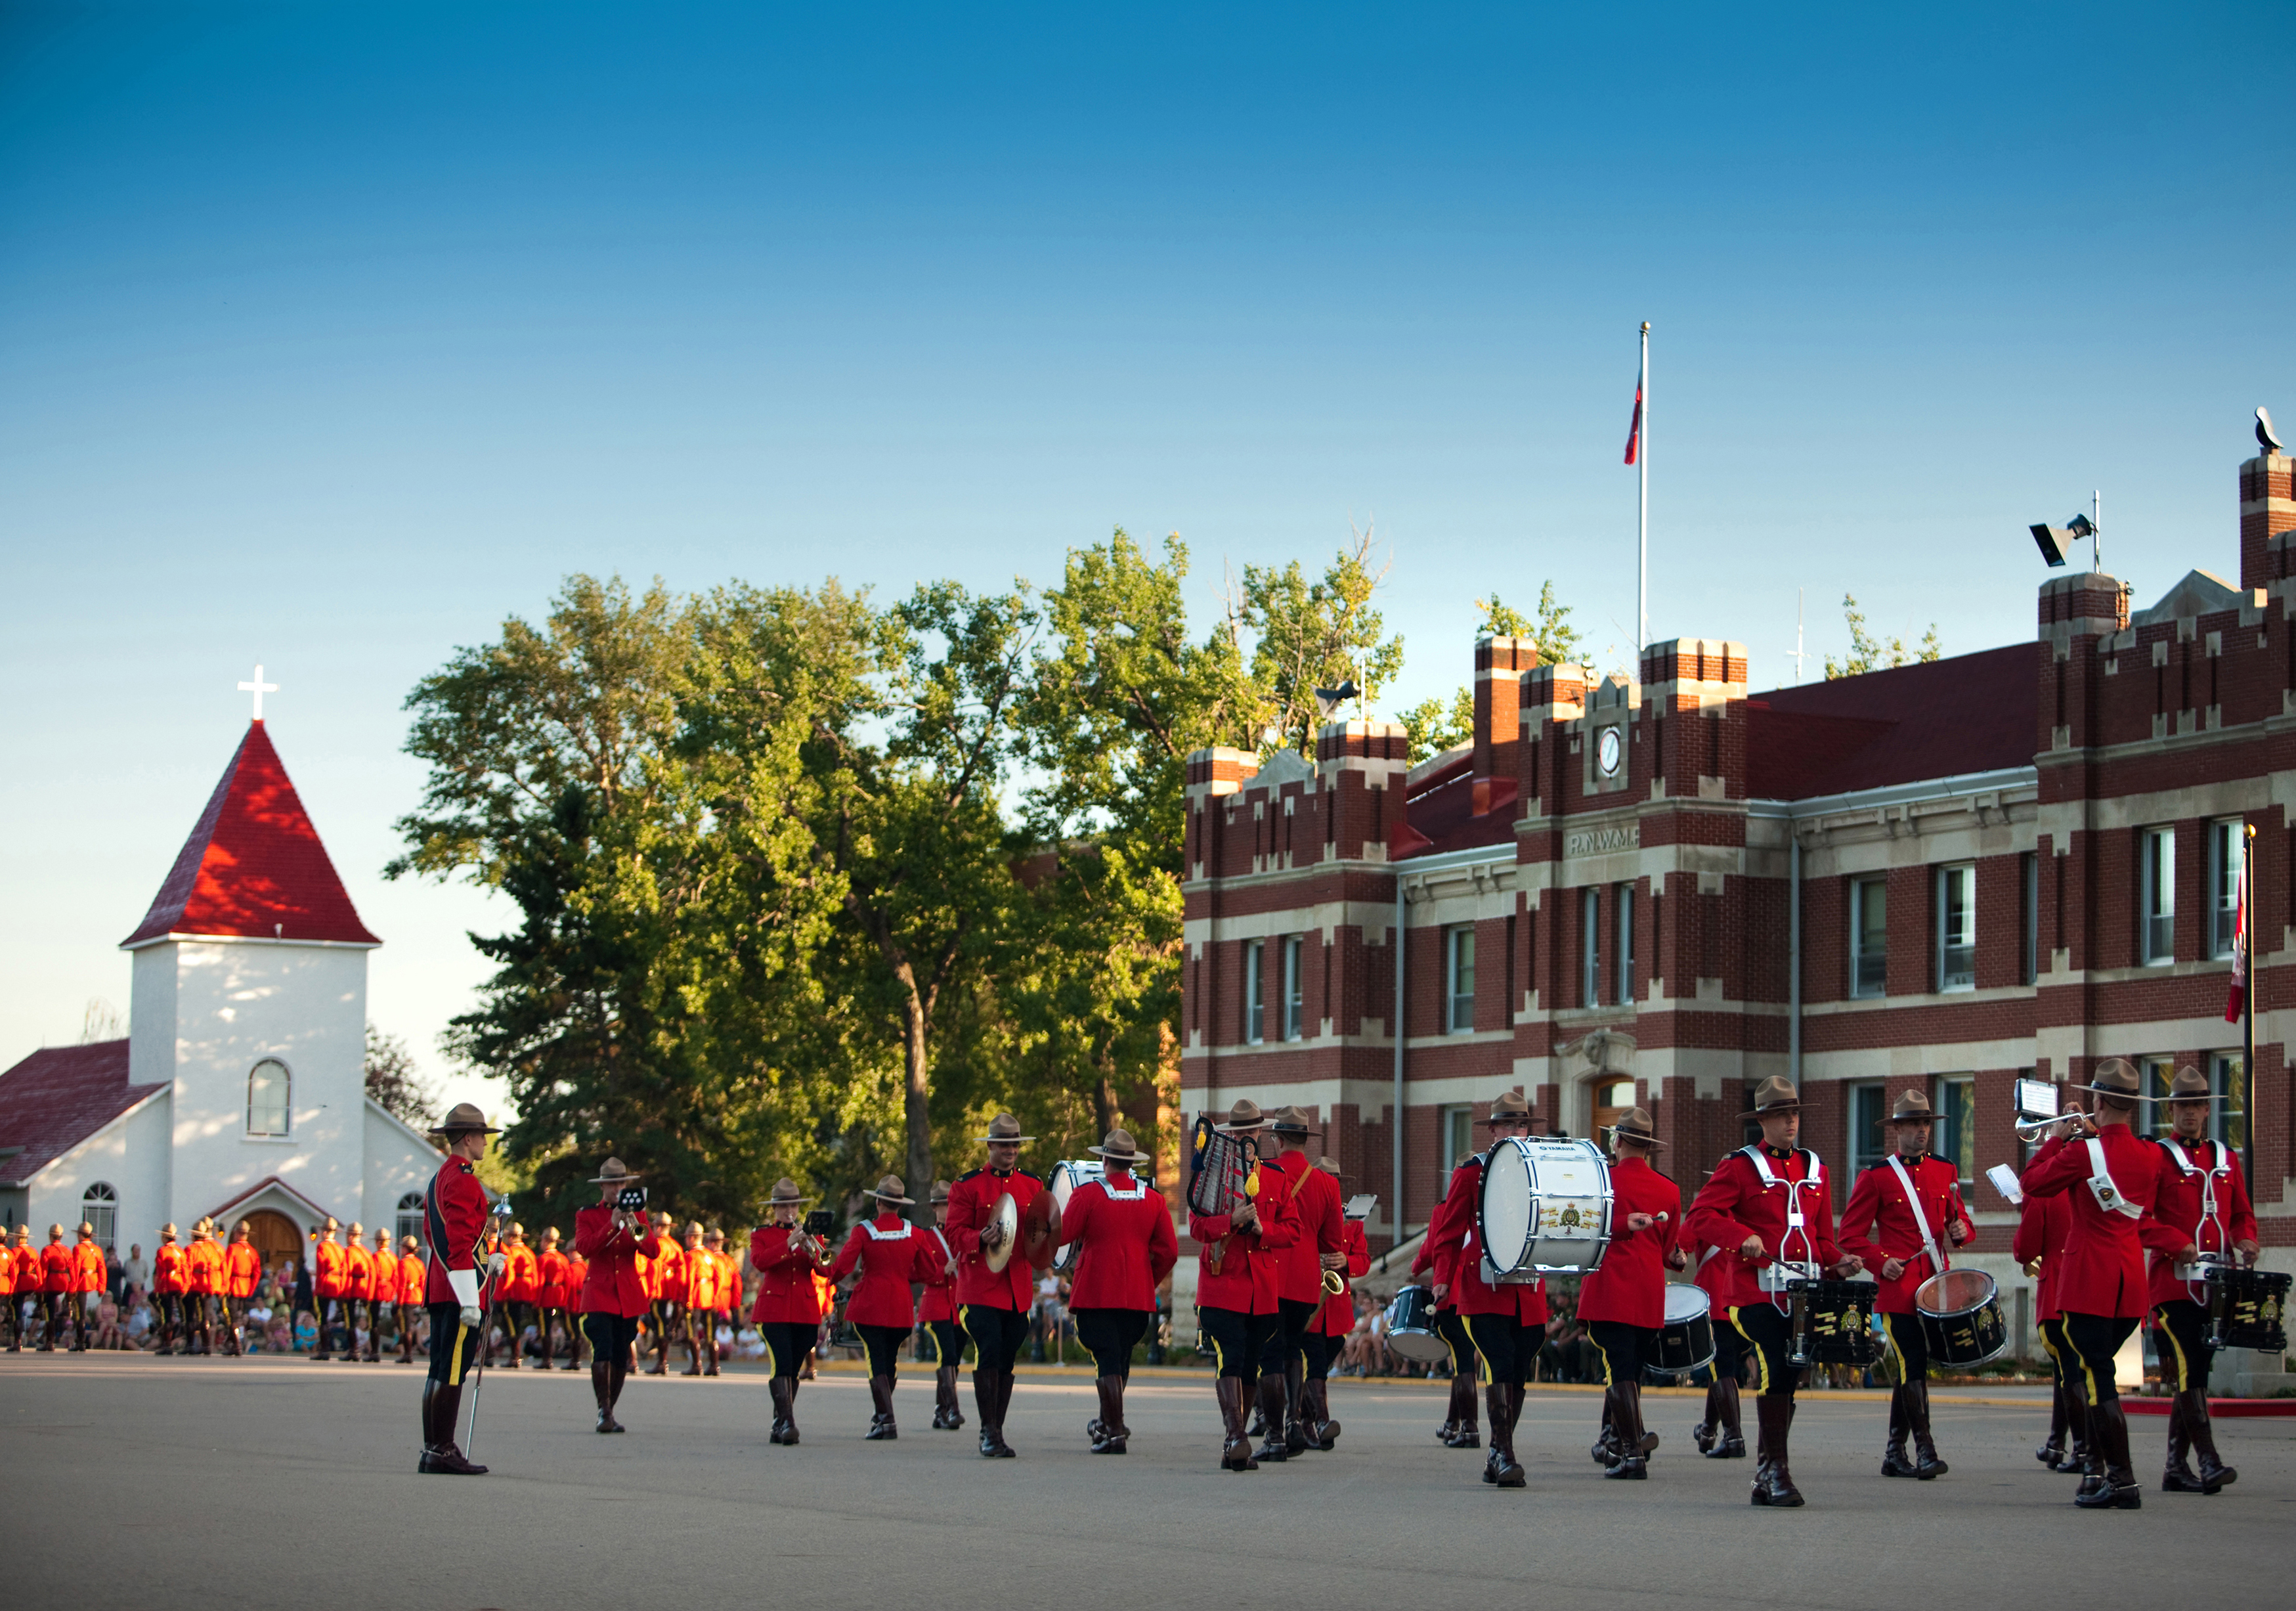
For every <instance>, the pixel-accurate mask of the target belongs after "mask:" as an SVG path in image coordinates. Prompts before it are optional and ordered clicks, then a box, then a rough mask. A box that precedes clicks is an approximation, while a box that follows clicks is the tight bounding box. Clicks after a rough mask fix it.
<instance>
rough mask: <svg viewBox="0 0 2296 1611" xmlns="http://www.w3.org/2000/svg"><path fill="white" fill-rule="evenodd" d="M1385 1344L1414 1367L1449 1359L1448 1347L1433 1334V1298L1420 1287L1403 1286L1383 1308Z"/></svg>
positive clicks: (1449, 1346)
mask: <svg viewBox="0 0 2296 1611" xmlns="http://www.w3.org/2000/svg"><path fill="white" fill-rule="evenodd" d="M1387 1345H1388V1346H1389V1347H1390V1348H1392V1349H1394V1350H1395V1352H1398V1353H1399V1354H1401V1355H1402V1356H1403V1357H1404V1358H1405V1359H1406V1360H1410V1361H1411V1362H1412V1363H1413V1364H1415V1365H1432V1364H1435V1363H1437V1362H1438V1361H1439V1360H1447V1359H1449V1358H1450V1357H1451V1345H1450V1344H1448V1343H1446V1342H1445V1341H1444V1340H1443V1339H1442V1338H1441V1337H1439V1336H1437V1335H1436V1334H1435V1299H1434V1297H1433V1296H1432V1295H1431V1294H1430V1293H1429V1292H1428V1290H1427V1289H1426V1288H1425V1287H1424V1286H1406V1287H1405V1288H1404V1289H1403V1290H1402V1291H1400V1292H1398V1293H1397V1294H1396V1295H1395V1301H1394V1302H1393V1303H1390V1304H1389V1305H1388V1306H1387Z"/></svg>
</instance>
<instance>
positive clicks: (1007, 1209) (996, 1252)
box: [981, 1191, 1021, 1273]
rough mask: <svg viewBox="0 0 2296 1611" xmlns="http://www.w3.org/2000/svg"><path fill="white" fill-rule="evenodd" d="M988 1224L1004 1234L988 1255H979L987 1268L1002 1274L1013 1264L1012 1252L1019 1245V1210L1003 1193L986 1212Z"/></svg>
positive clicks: (1007, 1195) (1009, 1193) (1010, 1197)
mask: <svg viewBox="0 0 2296 1611" xmlns="http://www.w3.org/2000/svg"><path fill="white" fill-rule="evenodd" d="M988 1222H989V1223H990V1224H991V1225H994V1226H996V1228H997V1229H999V1230H1001V1231H1003V1232H1004V1233H1005V1235H1004V1237H1003V1239H1002V1240H1000V1241H999V1242H998V1243H997V1244H996V1246H995V1247H994V1248H992V1249H990V1250H989V1251H988V1253H983V1254H982V1255H981V1257H982V1259H983V1260H984V1261H985V1262H987V1263H988V1268H989V1269H991V1270H996V1271H997V1272H999V1273H1002V1272H1003V1270H1004V1269H1005V1265H1007V1264H1009V1263H1011V1262H1013V1249H1014V1248H1015V1247H1017V1246H1019V1245H1021V1209H1020V1205H1019V1204H1016V1203H1014V1202H1013V1194H1012V1193H1011V1192H1009V1191H1008V1192H1005V1193H1004V1194H1003V1195H1002V1196H999V1197H998V1198H997V1199H996V1207H995V1208H993V1209H991V1210H989V1211H988Z"/></svg>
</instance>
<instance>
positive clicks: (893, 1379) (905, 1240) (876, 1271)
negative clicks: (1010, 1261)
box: [829, 1175, 939, 1443]
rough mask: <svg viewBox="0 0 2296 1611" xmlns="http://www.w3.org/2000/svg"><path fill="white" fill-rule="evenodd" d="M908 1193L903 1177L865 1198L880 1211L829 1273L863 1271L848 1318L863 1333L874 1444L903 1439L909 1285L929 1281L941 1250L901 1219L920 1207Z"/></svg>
mask: <svg viewBox="0 0 2296 1611" xmlns="http://www.w3.org/2000/svg"><path fill="white" fill-rule="evenodd" d="M906 1189H907V1188H906V1187H904V1186H903V1185H902V1183H901V1177H900V1176H898V1175H887V1176H886V1177H885V1178H884V1179H881V1180H880V1181H878V1182H877V1187H876V1189H875V1190H873V1191H866V1192H864V1193H862V1194H861V1195H862V1196H867V1197H874V1198H876V1199H877V1212H875V1213H874V1214H873V1215H871V1216H870V1217H869V1218H868V1219H866V1220H864V1221H861V1223H860V1224H858V1225H856V1226H855V1227H854V1228H853V1229H852V1230H851V1232H850V1233H849V1234H848V1235H847V1237H846V1238H845V1245H844V1247H843V1248H842V1249H840V1251H839V1253H838V1254H837V1262H836V1263H834V1264H832V1266H830V1270H829V1278H830V1279H831V1280H832V1281H841V1280H843V1279H844V1278H846V1277H847V1276H849V1275H851V1274H852V1273H853V1272H854V1270H860V1272H861V1281H860V1285H859V1286H856V1287H855V1288H854V1290H853V1295H852V1296H851V1297H850V1298H849V1299H847V1300H846V1304H845V1318H846V1319H848V1320H849V1321H851V1322H852V1324H853V1329H854V1330H856V1331H857V1332H859V1333H860V1334H861V1346H862V1348H863V1349H864V1350H865V1352H867V1354H868V1357H869V1403H870V1407H871V1409H872V1410H873V1411H874V1413H873V1414H872V1415H871V1416H870V1418H869V1430H868V1431H867V1432H865V1433H864V1434H862V1436H863V1440H864V1441H865V1442H867V1443H877V1442H879V1441H885V1442H890V1441H891V1440H893V1439H895V1438H898V1437H899V1436H900V1435H901V1433H900V1428H899V1427H898V1426H897V1425H896V1424H895V1422H894V1420H893V1389H894V1386H895V1385H896V1384H897V1381H898V1357H899V1354H900V1348H901V1340H902V1339H903V1338H904V1337H906V1336H908V1335H909V1332H910V1330H911V1329H912V1328H913V1327H914V1326H915V1325H916V1323H917V1309H916V1304H915V1303H914V1301H912V1299H911V1298H910V1296H909V1283H910V1282H912V1281H922V1280H925V1279H928V1278H930V1275H931V1270H932V1269H933V1267H934V1264H935V1255H936V1254H937V1253H938V1252H939V1245H938V1244H936V1243H935V1242H934V1241H933V1240H932V1239H931V1237H921V1236H919V1235H918V1234H917V1228H916V1227H915V1226H914V1225H912V1224H910V1223H909V1222H908V1221H906V1220H905V1219H903V1218H902V1217H901V1213H900V1211H901V1210H902V1209H904V1208H914V1207H915V1206H916V1199H915V1198H914V1197H912V1196H906Z"/></svg>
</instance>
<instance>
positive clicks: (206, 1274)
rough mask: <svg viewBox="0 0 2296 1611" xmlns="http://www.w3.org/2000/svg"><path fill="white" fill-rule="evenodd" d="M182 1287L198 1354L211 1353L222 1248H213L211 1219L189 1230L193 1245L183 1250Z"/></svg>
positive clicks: (213, 1228) (221, 1276)
mask: <svg viewBox="0 0 2296 1611" xmlns="http://www.w3.org/2000/svg"><path fill="white" fill-rule="evenodd" d="M184 1286H185V1289H186V1290H187V1291H188V1293H189V1295H190V1298H189V1302H190V1304H191V1311H192V1333H193V1336H195V1337H197V1338H198V1339H199V1351H200V1352H201V1353H213V1352H215V1310H216V1301H217V1297H218V1296H219V1295H221V1293H222V1291H223V1249H222V1248H220V1247H218V1246H217V1245H216V1239H215V1221H213V1220H201V1221H200V1222H199V1223H198V1224H197V1225H195V1226H193V1228H192V1245H190V1246H189V1247H187V1248H185V1249H184Z"/></svg>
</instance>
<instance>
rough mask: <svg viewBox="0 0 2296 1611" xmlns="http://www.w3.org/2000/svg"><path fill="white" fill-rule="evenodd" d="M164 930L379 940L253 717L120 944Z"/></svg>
mask: <svg viewBox="0 0 2296 1611" xmlns="http://www.w3.org/2000/svg"><path fill="white" fill-rule="evenodd" d="M168 934H225V935H233V936H238V937H242V938H246V939H254V940H301V941H338V942H340V943H342V944H347V945H381V943H382V941H380V940H377V939H376V938H375V937H374V936H373V934H371V933H367V930H366V925H365V924H363V923H361V922H360V921H359V917H358V913H357V911H356V910H355V909H354V908H352V906H351V898H350V895H349V893H348V892H347V891H345V890H344V888H343V881H342V880H341V879H340V878H339V877H337V876H336V875H335V864H334V863H333V862H332V861H330V860H328V859H327V847H326V846H324V845H323V844H321V843H320V842H319V834H318V830H317V829H316V828H314V827H313V826H311V819H310V818H308V817H307V816H306V815H305V814H304V812H303V802H302V801H300V800H299V799H297V798H296V796H295V785H293V784H291V783H290V782H289V781H288V780H287V769H286V768H285V767H283V766H282V765H281V764H280V761H279V752H278V751H276V750H275V749H273V748H272V747H271V739H270V736H269V735H268V734H266V733H265V732H264V730H263V724H262V723H261V722H260V721H255V722H250V723H249V724H248V728H247V736H246V737H245V738H242V740H240V744H239V751H238V753H236V754H234V756H233V757H232V758H231V764H230V765H229V766H227V767H225V769H224V772H223V780H222V781H221V782H220V783H218V784H217V785H216V791H215V793H214V794H213V795H212V796H211V797H210V798H209V801H208V809H207V810H204V811H202V812H201V813H200V820H199V823H198V825H197V826H194V827H193V829H192V836H191V837H190V838H189V839H187V840H185V841H184V848H183V850H182V851H181V852H180V853H178V854H177V856H176V866H175V868H174V870H173V871H171V872H170V873H169V874H168V881H167V882H166V883H165V884H161V885H160V892H159V894H158V895H156V896H154V897H153V898H152V909H151V910H150V911H148V912H146V913H144V914H143V922H141V923H139V924H137V925H135V933H132V934H130V935H128V936H127V939H126V940H123V941H120V944H121V945H122V946H123V947H135V946H138V945H142V944H143V943H144V942H146V941H152V940H157V939H160V938H161V937H162V936H164V935H168ZM122 1055H123V1056H125V1054H124V1053H123V1054H122Z"/></svg>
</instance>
